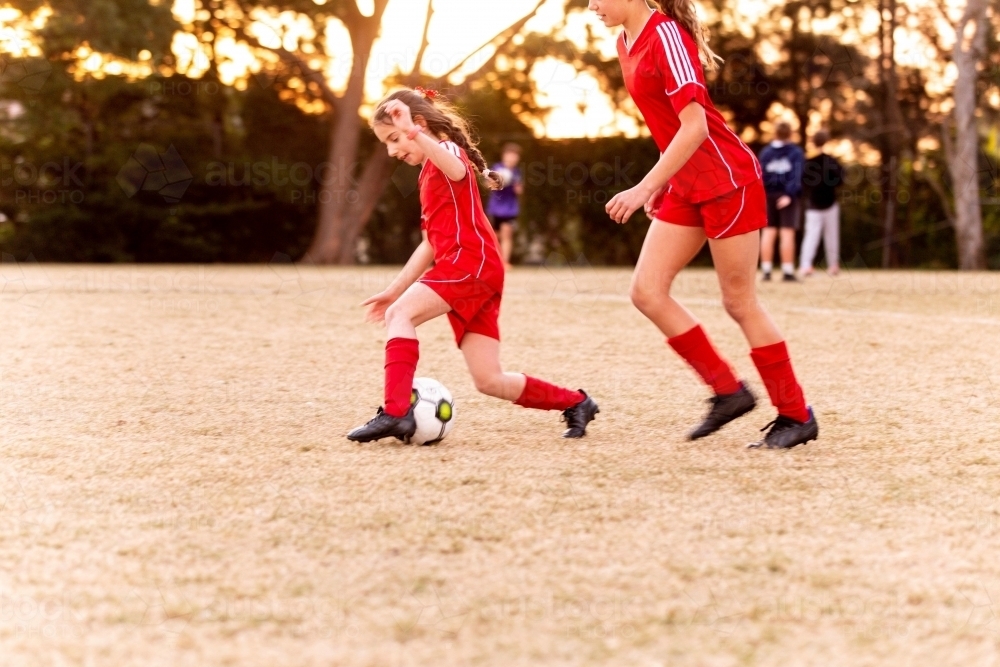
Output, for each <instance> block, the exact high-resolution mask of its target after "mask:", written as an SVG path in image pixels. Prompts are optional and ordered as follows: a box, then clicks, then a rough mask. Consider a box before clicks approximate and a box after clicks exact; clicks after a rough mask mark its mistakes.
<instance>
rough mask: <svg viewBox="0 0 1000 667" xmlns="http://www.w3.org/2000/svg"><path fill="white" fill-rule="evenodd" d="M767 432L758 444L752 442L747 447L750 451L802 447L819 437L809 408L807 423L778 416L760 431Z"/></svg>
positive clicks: (814, 418) (814, 419)
mask: <svg viewBox="0 0 1000 667" xmlns="http://www.w3.org/2000/svg"><path fill="white" fill-rule="evenodd" d="M768 428H770V429H771V430H770V431H767V435H765V436H764V439H763V440H761V441H760V442H754V443H751V444H749V445H747V447H750V448H751V449H758V448H764V449H791V448H792V447H795V446H796V445H804V444H806V443H807V442H809V441H810V440H815V439H816V438H818V437H819V424H817V423H816V416H815V415H813V411H812V408H809V421H805V422H800V421H795V420H794V419H792V418H791V417H785V416H783V415H778V418H777V419H775V420H774V421H773V422H771V423H770V424H768V425H767V426H765V427H764V428H762V429H761V431H766V430H767V429H768Z"/></svg>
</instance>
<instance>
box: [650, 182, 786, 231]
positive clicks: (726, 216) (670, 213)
mask: <svg viewBox="0 0 1000 667" xmlns="http://www.w3.org/2000/svg"><path fill="white" fill-rule="evenodd" d="M654 217H655V218H656V219H657V220H659V221H661V222H669V223H672V224H675V225H683V226H685V227H701V228H703V229H704V230H705V236H707V237H708V238H710V239H727V238H729V237H731V236H739V235H740V234H746V233H747V232H755V231H757V230H758V229H761V228H763V227H767V194H766V193H765V192H764V183H763V181H760V180H757V181H754V182H753V183H751V184H750V185H744V186H743V187H742V188H736V189H735V190H733V191H731V192H727V193H726V194H724V195H720V196H718V197H715V198H714V199H709V200H707V201H703V202H698V203H697V204H692V203H691V202H689V201H687V200H685V199H682V198H681V197H678V196H677V195H676V194H672V193H669V192H668V193H666V194H665V195H664V196H663V200H662V201H661V203H660V206H659V208H658V209H657V210H656V215H655V216H654Z"/></svg>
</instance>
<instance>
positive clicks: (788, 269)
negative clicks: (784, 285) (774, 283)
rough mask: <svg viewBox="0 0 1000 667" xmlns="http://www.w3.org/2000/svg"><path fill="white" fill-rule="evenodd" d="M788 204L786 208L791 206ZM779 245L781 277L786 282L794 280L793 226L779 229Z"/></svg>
mask: <svg viewBox="0 0 1000 667" xmlns="http://www.w3.org/2000/svg"><path fill="white" fill-rule="evenodd" d="M791 207H792V205H789V206H788V207H787V208H791ZM780 235H781V238H780V242H779V245H780V246H781V279H782V280H784V281H787V282H793V281H794V280H795V227H793V226H788V227H782V228H781V231H780Z"/></svg>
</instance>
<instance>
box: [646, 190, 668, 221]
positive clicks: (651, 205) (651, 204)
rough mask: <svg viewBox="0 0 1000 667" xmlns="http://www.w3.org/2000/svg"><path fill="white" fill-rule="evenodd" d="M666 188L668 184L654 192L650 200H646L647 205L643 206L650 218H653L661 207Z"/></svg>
mask: <svg viewBox="0 0 1000 667" xmlns="http://www.w3.org/2000/svg"><path fill="white" fill-rule="evenodd" d="M666 188H667V186H665V185H664V186H663V187H662V188H660V189H659V190H657V191H656V192H654V193H653V194H652V196H650V198H649V199H648V200H646V204H645V206H643V210H644V211H646V215H647V216H649V219H650V220H652V219H653V215H655V214H656V211H657V210H658V209H659V208H660V203H661V198H662V197H663V191H664V190H665V189H666Z"/></svg>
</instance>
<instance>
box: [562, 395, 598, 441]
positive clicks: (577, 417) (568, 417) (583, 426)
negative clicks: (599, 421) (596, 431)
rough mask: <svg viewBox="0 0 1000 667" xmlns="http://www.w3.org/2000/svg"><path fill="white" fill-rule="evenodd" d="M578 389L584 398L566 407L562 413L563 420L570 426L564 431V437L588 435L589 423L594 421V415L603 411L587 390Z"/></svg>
mask: <svg viewBox="0 0 1000 667" xmlns="http://www.w3.org/2000/svg"><path fill="white" fill-rule="evenodd" d="M578 391H579V392H580V393H581V394H583V400H582V401H580V402H579V403H577V404H576V405H574V406H573V407H571V408H566V409H565V410H563V413H562V421H564V422H566V424H567V425H568V426H569V428H568V429H566V430H565V431H563V434H562V437H564V438H582V437H583V436H585V435H587V424H589V423H590V422H592V421H594V417H595V416H596V415H597V413H598V412H600V411H601V409H600V408H599V407H597V403H594V399H592V398H591V397H590V396H588V395H587V392H585V391H584V390H583V389H580V390H578Z"/></svg>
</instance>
